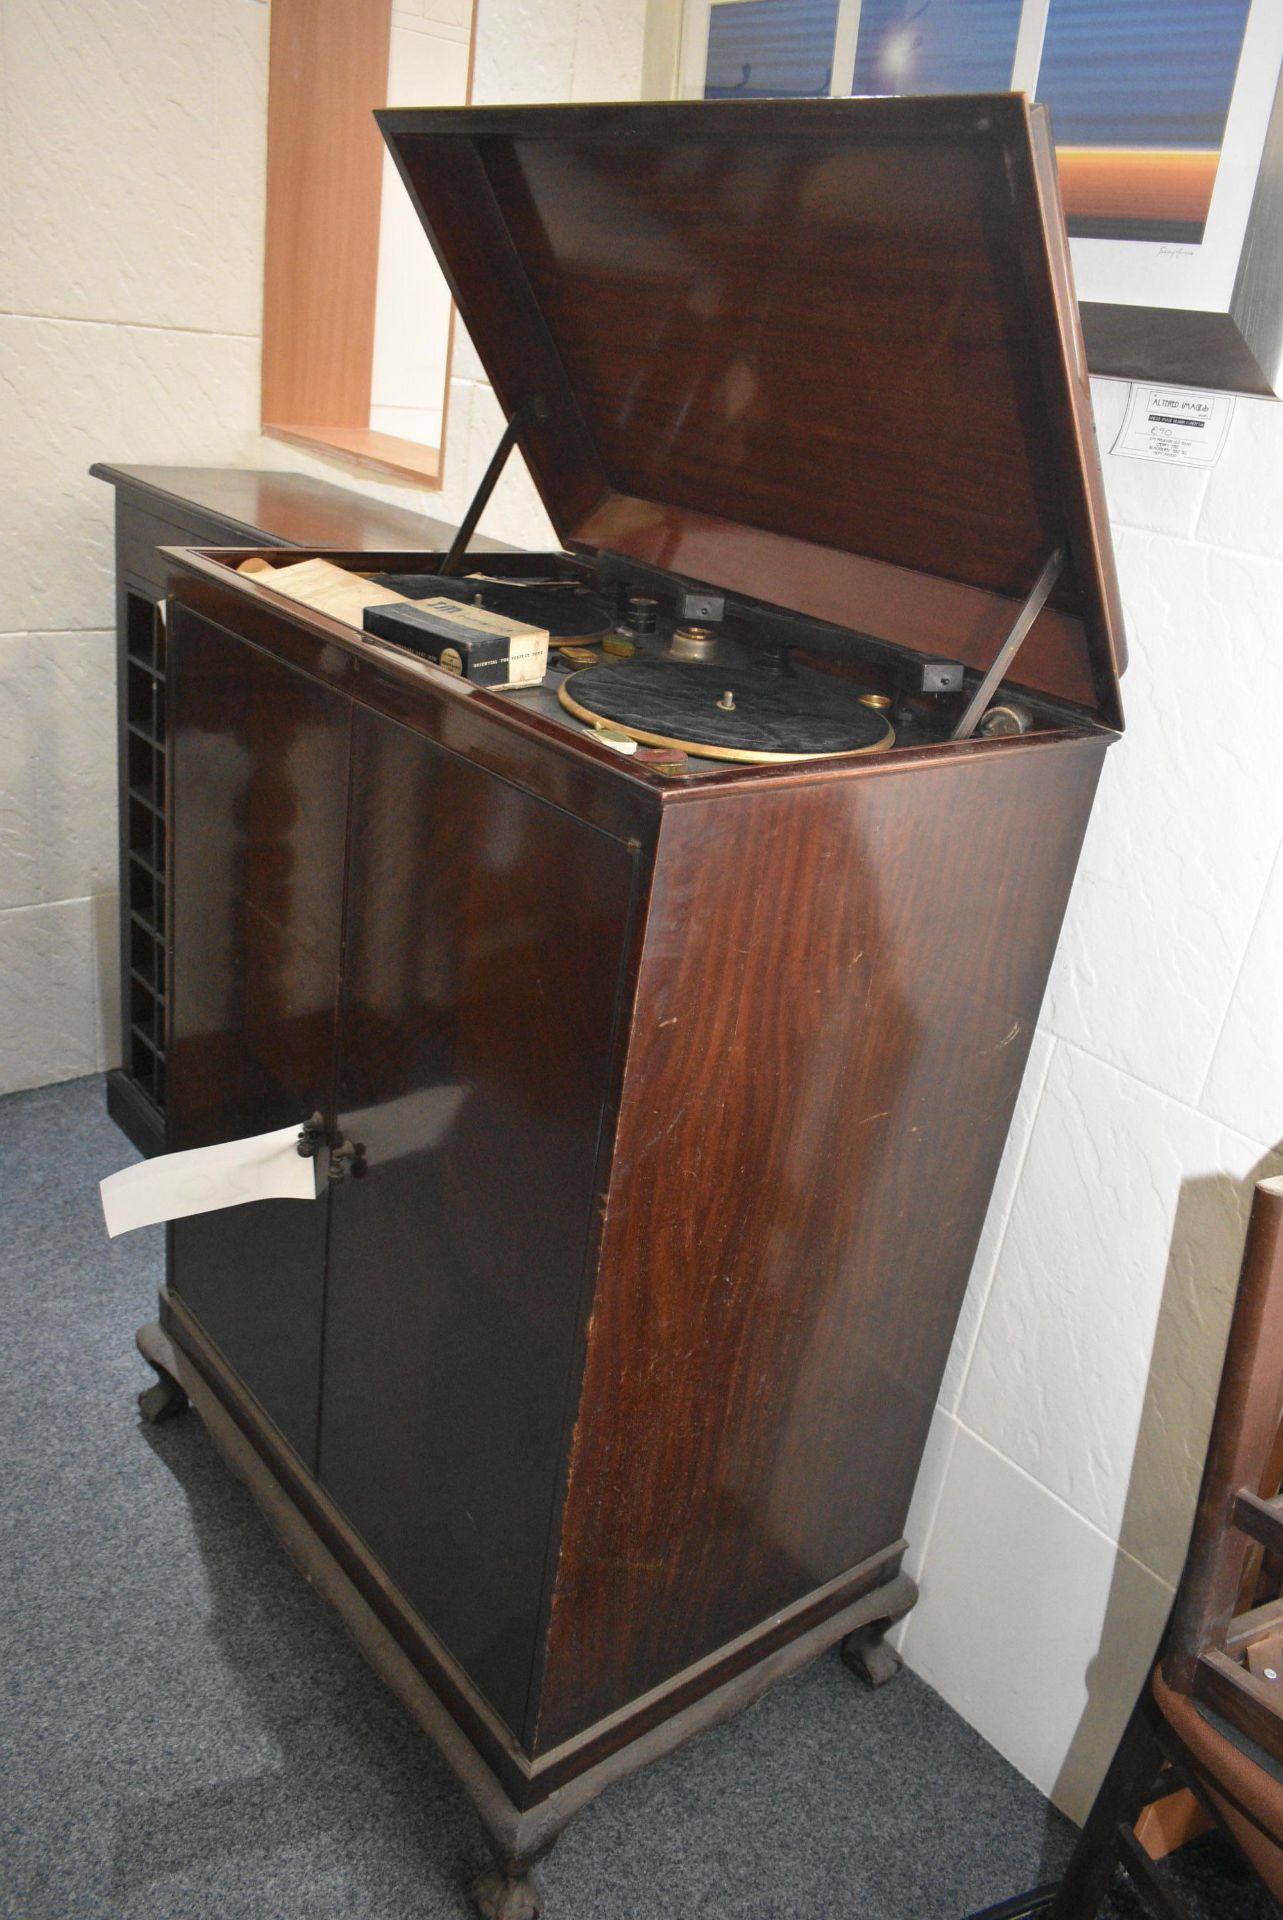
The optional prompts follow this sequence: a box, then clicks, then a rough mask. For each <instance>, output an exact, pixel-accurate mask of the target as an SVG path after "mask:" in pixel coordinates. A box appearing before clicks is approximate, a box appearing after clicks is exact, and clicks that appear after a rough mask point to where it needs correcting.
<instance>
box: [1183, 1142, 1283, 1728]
mask: <svg viewBox="0 0 1283 1920" xmlns="http://www.w3.org/2000/svg"><path fill="white" fill-rule="evenodd" d="M1281 1408H1283V1177H1280V1178H1277V1179H1273V1180H1262V1181H1260V1182H1258V1184H1257V1188H1256V1192H1255V1194H1254V1196H1253V1200H1252V1214H1251V1220H1250V1222H1249V1225H1248V1233H1247V1244H1246V1246H1245V1248H1244V1252H1243V1266H1242V1273H1241V1277H1240V1280H1239V1289H1238V1297H1237V1300H1236V1302H1235V1307H1234V1314H1233V1319H1232V1321H1231V1324H1230V1334H1229V1341H1228V1344H1227V1347H1226V1351H1225V1365H1224V1368H1223V1370H1222V1373H1221V1387H1220V1393H1219V1395H1218V1398H1217V1403H1216V1415H1215V1419H1214V1421H1213V1425H1212V1437H1211V1443H1210V1446H1209V1449H1208V1455H1207V1464H1206V1467H1205V1468H1204V1472H1203V1482H1202V1487H1201V1489H1200V1492H1199V1497H1198V1508H1197V1511H1196V1514H1195V1519H1194V1529H1193V1533H1192V1535H1191V1539H1190V1546H1189V1553H1188V1555H1187V1557H1186V1562H1185V1571H1184V1573H1183V1575H1182V1576H1181V1583H1180V1586H1179V1588H1178V1590H1177V1595H1176V1604H1175V1608H1174V1610H1173V1613H1172V1619H1171V1625H1170V1627H1169V1629H1168V1633H1167V1638H1166V1642H1165V1646H1164V1650H1163V1657H1162V1674H1163V1679H1164V1681H1165V1682H1166V1684H1167V1685H1168V1687H1170V1688H1171V1689H1172V1691H1173V1692H1175V1693H1182V1694H1191V1695H1193V1697H1194V1698H1195V1699H1196V1700H1201V1701H1202V1702H1204V1703H1205V1704H1206V1705H1207V1706H1209V1707H1212V1708H1213V1709H1214V1710H1215V1711H1216V1712H1217V1713H1219V1714H1221V1715H1222V1717H1223V1718H1224V1719H1226V1720H1228V1721H1229V1722H1230V1723H1231V1725H1233V1726H1236V1727H1238V1728H1239V1729H1240V1730H1241V1731H1242V1732H1243V1733H1244V1734H1245V1735H1247V1736H1248V1738H1249V1739H1252V1740H1254V1741H1256V1742H1257V1744H1258V1745H1259V1746H1261V1747H1263V1748H1264V1749H1265V1751H1266V1752H1267V1753H1269V1754H1271V1755H1272V1756H1273V1757H1274V1758H1275V1759H1276V1760H1279V1761H1283V1599H1280V1598H1278V1597H1277V1582H1274V1583H1273V1584H1274V1585H1275V1588H1276V1597H1273V1598H1268V1599H1265V1600H1264V1601H1259V1600H1258V1596H1257V1593H1256V1587H1257V1582H1258V1576H1259V1571H1260V1568H1261V1565H1262V1555H1263V1553H1264V1556H1265V1558H1266V1562H1267V1564H1268V1563H1269V1561H1270V1559H1271V1558H1272V1557H1273V1558H1275V1560H1276V1561H1277V1559H1278V1557H1280V1556H1283V1496H1280V1494H1279V1491H1278V1488H1279V1472H1280V1460H1279V1448H1278V1436H1279V1428H1280V1409H1281ZM1245 1596H1247V1597H1249V1598H1250V1599H1252V1600H1254V1601H1257V1604H1251V1605H1247V1606H1246V1607H1244V1597H1245Z"/></svg>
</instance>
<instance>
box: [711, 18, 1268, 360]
mask: <svg viewBox="0 0 1283 1920" xmlns="http://www.w3.org/2000/svg"><path fill="white" fill-rule="evenodd" d="M1281 72H1283V0H687V11H686V20H685V35H684V42H683V53H682V75H683V83H682V91H683V92H684V93H686V94H687V95H689V96H694V97H700V96H702V97H704V98H707V99H725V98H728V97H732V96H740V97H754V96H756V97H764V96H767V95H774V96H778V95H801V94H810V95H816V94H834V95H849V94H852V93H856V94H867V93H881V94H887V93H971V92H977V93H980V92H988V91H991V90H1003V89H1006V88H1008V87H1013V88H1016V89H1020V90H1023V91H1026V92H1028V93H1029V94H1031V95H1032V96H1033V97H1034V98H1035V99H1038V100H1041V101H1043V102H1044V103H1045V104H1046V105H1047V106H1048V107H1049V108H1050V110H1051V116H1052V128H1053V131H1054V133H1055V136H1056V145H1057V154H1058V159H1059V165H1060V176H1061V191H1062V194H1063V197H1064V202H1065V215H1066V219H1067V222H1068V226H1069V233H1070V239H1071V249H1072V253H1073V260H1074V272H1075V277H1076V279H1077V284H1078V294H1079V299H1080V303H1081V306H1082V316H1083V331H1084V333H1085V335H1086V340H1087V352H1088V360H1089V363H1090V365H1091V367H1092V369H1093V371H1095V372H1097V373H1104V374H1115V375H1118V376H1120V377H1123V378H1126V379H1150V380H1162V381H1175V382H1181V383H1183V384H1185V385H1190V386H1202V387H1225V388H1229V389H1231V390H1233V391H1236V392H1243V393H1261V394H1277V393H1278V392H1279V391H1280V387H1281V385H1283V80H1281V78H1280V74H1281Z"/></svg>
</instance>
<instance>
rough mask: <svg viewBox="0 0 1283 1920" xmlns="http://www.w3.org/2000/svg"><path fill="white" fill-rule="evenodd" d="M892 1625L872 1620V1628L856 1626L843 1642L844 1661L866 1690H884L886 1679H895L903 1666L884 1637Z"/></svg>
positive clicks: (886, 1621)
mask: <svg viewBox="0 0 1283 1920" xmlns="http://www.w3.org/2000/svg"><path fill="white" fill-rule="evenodd" d="M894 1624H895V1623H894V1621H892V1620H875V1621H874V1622H873V1624H872V1625H871V1626H868V1627H857V1628H856V1630H855V1632H854V1633H848V1635H847V1636H846V1639H845V1640H844V1641H843V1642H842V1658H843V1660H844V1661H845V1662H846V1664H847V1666H848V1667H850V1669H851V1671H852V1673H854V1674H857V1675H858V1676H859V1678H860V1679H861V1680H863V1682H864V1684H865V1686H866V1687H884V1686H885V1685H886V1683H887V1681H888V1680H894V1679H895V1676H896V1674H897V1673H899V1671H900V1668H901V1667H902V1666H903V1665H904V1662H903V1661H902V1660H901V1658H900V1656H899V1654H898V1653H897V1652H896V1650H895V1648H894V1647H889V1646H888V1645H887V1643H886V1639H885V1637H884V1636H885V1634H886V1632H887V1630H888V1628H889V1627H892V1626H894Z"/></svg>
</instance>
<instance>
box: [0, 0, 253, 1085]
mask: <svg viewBox="0 0 1283 1920" xmlns="http://www.w3.org/2000/svg"><path fill="white" fill-rule="evenodd" d="M266 97H267V9H266V7H265V6H263V5H261V4H259V0H93V4H91V5H86V6H82V7H77V8H75V9H72V10H69V9H68V8H66V7H63V6H60V5H57V4H56V3H55V0H4V6H3V8H2V9H0V134H2V136H3V137H0V450H2V451H0V551H2V552H3V556H4V564H3V567H2V568H0V1091H2V1090H8V1089H11V1088H15V1087H26V1086H39V1085H41V1084H42V1083H44V1082H46V1081H50V1080H60V1079H65V1078H67V1077H69V1076H71V1075H74V1074H81V1073H89V1072H92V1071H94V1069H95V1068H102V1067H104V1066H107V1065H110V1064H112V1062H114V1060H115V1059H116V1057H117V1046H118V1041H117V1033H116V1028H117V1018H118V1017H117V1011H116V1004H115V1001H116V930H115V913H116V905H115V889H116V872H115V859H116V850H115V799H114V781H115V752H116V748H115V658H114V639H113V636H112V633H111V628H112V625H113V622H114V619H115V608H114V603H113V593H112V495H111V492H110V490H109V489H108V488H107V487H105V486H103V485H102V484H101V483H100V482H98V481H94V480H90V478H89V476H88V471H87V470H88V467H89V464H90V462H91V461H93V460H101V459H112V460H117V461H122V462H145V461H156V462H172V463H174V464H179V465H181V464H184V463H187V464H193V465H200V464H210V465H218V464H220V463H223V464H230V463H233V462H236V461H246V460H249V459H252V458H253V456H254V452H255V449H256V446H257V440H258V358H259V339H258V335H259V314H260V309H261V304H262V280H263V268H262V231H263V157H264V137H265V112H266Z"/></svg>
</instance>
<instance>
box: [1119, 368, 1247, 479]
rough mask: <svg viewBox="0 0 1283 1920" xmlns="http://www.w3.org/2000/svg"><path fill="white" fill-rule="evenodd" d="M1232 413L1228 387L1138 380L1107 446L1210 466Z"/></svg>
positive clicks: (1130, 455)
mask: <svg viewBox="0 0 1283 1920" xmlns="http://www.w3.org/2000/svg"><path fill="white" fill-rule="evenodd" d="M1233 418H1234V395H1233V394H1232V393H1202V392H1199V391H1197V390H1196V389H1195V388H1193V387H1149V386H1139V385H1136V386H1133V387H1132V391H1131V398H1130V400H1129V401H1128V403H1127V412H1126V414H1125V415H1124V417H1123V424H1122V426H1121V427H1120V428H1119V429H1118V438H1117V439H1116V440H1115V442H1114V444H1113V447H1112V449H1111V451H1112V452H1113V453H1121V454H1122V455H1124V457H1125V458H1127V459H1129V460H1165V461H1166V462H1167V464H1168V465H1169V466H1173V467H1214V466H1215V465H1216V462H1217V460H1218V459H1219V458H1220V454H1221V448H1222V447H1223V446H1224V445H1225V436H1226V435H1227V434H1228V432H1229V430H1230V421H1231V420H1232V419H1233Z"/></svg>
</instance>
